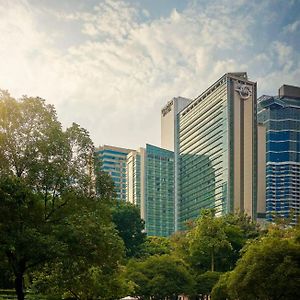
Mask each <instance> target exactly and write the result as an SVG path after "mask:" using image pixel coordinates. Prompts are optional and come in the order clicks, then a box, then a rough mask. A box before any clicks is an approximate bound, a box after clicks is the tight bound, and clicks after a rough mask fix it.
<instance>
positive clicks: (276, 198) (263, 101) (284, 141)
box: [258, 85, 300, 224]
mask: <svg viewBox="0 0 300 300" xmlns="http://www.w3.org/2000/svg"><path fill="white" fill-rule="evenodd" d="M258 120H259V122H261V123H262V124H263V125H264V126H265V128H266V134H265V136H264V138H265V140H266V145H267V147H266V155H265V160H266V167H265V173H266V178H267V180H266V187H265V188H266V190H265V194H266V219H267V221H274V218H275V217H284V218H288V217H291V223H292V224H296V223H297V221H298V219H299V216H300V87H294V86H289V85H283V86H282V87H281V88H280V89H279V93H278V96H262V97H260V98H259V99H258Z"/></svg>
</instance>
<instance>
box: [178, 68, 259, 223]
mask: <svg viewBox="0 0 300 300" xmlns="http://www.w3.org/2000/svg"><path fill="white" fill-rule="evenodd" d="M177 117H178V137H177V149H178V150H177V152H176V153H175V161H176V162H175V167H177V170H176V174H178V175H177V176H176V178H175V181H176V184H175V188H176V191H177V197H176V193H175V205H177V206H178V213H177V215H176V218H177V220H178V222H177V226H176V229H184V228H185V223H186V222H187V221H189V220H193V219H195V218H196V217H198V216H199V213H200V210H201V209H203V208H214V209H215V211H216V215H223V214H226V213H229V212H234V211H236V210H241V211H245V212H246V213H247V214H248V215H250V216H251V217H253V218H255V217H256V215H255V212H256V196H257V195H256V193H257V191H256V168H257V165H256V160H257V154H256V151H257V150H256V139H257V138H256V134H257V129H256V125H257V122H256V83H254V82H251V81H248V79H247V74H246V73H227V74H225V75H224V76H223V77H221V78H220V79H219V80H218V81H217V82H216V83H215V84H213V85H212V86H211V87H210V88H208V89H207V90H206V91H205V92H204V93H202V94H201V95H200V96H199V97H197V98H196V99H195V100H194V101H193V102H191V103H190V104H189V105H188V106H187V107H186V108H185V109H183V110H182V111H181V112H180V113H179V114H178V116H177Z"/></svg>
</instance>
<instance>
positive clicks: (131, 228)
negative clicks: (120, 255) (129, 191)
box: [112, 202, 146, 258]
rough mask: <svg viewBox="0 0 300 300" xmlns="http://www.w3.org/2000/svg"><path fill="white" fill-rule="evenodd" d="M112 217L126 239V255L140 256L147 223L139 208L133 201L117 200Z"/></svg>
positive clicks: (120, 233) (121, 235)
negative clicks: (142, 217)
mask: <svg viewBox="0 0 300 300" xmlns="http://www.w3.org/2000/svg"><path fill="white" fill-rule="evenodd" d="M112 219H113V222H114V223H115V224H116V228H117V230H118V232H119V235H120V237H121V238H122V239H123V241H124V245H125V251H126V256H127V257H128V258H129V257H136V256H139V255H140V253H141V247H142V245H143V243H144V242H145V239H146V233H145V232H144V227H145V223H144V221H143V220H142V219H141V217H140V212H139V209H138V208H137V207H136V206H134V205H133V204H131V203H124V202H115V205H114V206H113V209H112Z"/></svg>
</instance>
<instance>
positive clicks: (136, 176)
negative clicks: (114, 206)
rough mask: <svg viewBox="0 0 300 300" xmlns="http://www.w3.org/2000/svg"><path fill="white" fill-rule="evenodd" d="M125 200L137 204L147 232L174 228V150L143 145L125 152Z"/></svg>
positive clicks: (167, 232)
mask: <svg viewBox="0 0 300 300" xmlns="http://www.w3.org/2000/svg"><path fill="white" fill-rule="evenodd" d="M127 197H128V201H130V202H131V203H134V204H136V205H137V206H138V207H140V211H141V217H142V219H144V220H145V229H146V232H147V235H149V236H151V235H155V236H169V235H171V234H172V233H173V232H174V153H173V152H172V151H169V150H166V149H162V148H159V147H156V146H153V145H149V144H147V145H146V148H140V149H138V150H137V151H132V152H131V153H129V154H128V156H127Z"/></svg>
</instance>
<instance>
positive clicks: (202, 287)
mask: <svg viewBox="0 0 300 300" xmlns="http://www.w3.org/2000/svg"><path fill="white" fill-rule="evenodd" d="M221 274H222V273H219V272H211V271H207V272H205V273H203V274H200V275H197V276H196V286H195V290H196V293H197V294H201V295H210V293H211V290H212V288H213V287H214V285H215V284H216V283H217V282H218V280H219V278H220V276H221Z"/></svg>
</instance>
